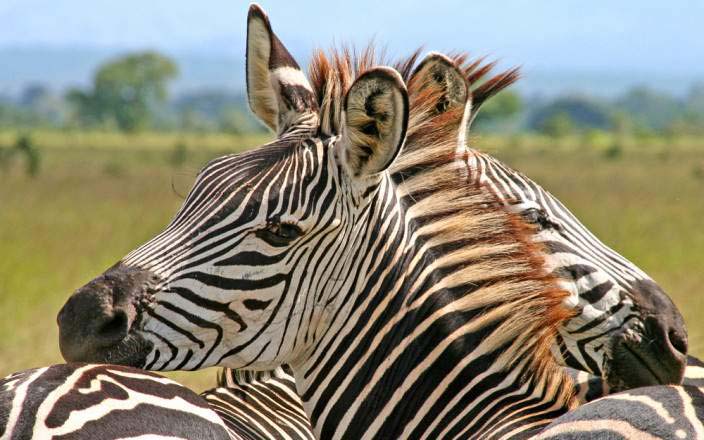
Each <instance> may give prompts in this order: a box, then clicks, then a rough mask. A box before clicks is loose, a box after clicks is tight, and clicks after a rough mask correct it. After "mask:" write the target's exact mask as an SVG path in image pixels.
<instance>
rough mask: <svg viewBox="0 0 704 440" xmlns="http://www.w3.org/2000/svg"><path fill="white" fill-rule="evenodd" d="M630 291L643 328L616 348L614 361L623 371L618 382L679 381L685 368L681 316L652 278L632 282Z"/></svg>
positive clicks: (634, 384)
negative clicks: (635, 336)
mask: <svg viewBox="0 0 704 440" xmlns="http://www.w3.org/2000/svg"><path fill="white" fill-rule="evenodd" d="M630 294H631V295H633V296H634V300H635V303H636V304H638V309H639V311H640V313H641V318H642V322H643V326H644V328H643V330H642V334H641V336H640V338H638V341H637V342H633V341H629V340H628V338H626V339H625V340H624V341H623V342H622V343H621V344H620V348H617V351H616V353H615V360H614V364H617V365H616V369H617V370H620V373H622V374H620V375H619V376H620V381H621V382H622V384H625V385H626V387H627V388H634V387H639V386H648V385H657V384H679V383H681V382H682V378H683V377H684V371H685V368H686V367H687V330H686V328H685V325H684V319H683V318H682V315H681V314H680V312H679V310H678V309H677V307H676V306H675V304H674V303H673V302H672V300H671V299H670V298H669V297H668V296H667V294H665V292H664V291H663V290H662V289H661V288H660V286H658V285H657V284H655V283H654V282H653V281H650V280H642V281H639V282H637V283H635V284H634V285H633V290H631V292H630ZM618 364H620V365H618ZM616 388H617V389H618V388H620V387H616Z"/></svg>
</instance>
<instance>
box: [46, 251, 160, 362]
mask: <svg viewBox="0 0 704 440" xmlns="http://www.w3.org/2000/svg"><path fill="white" fill-rule="evenodd" d="M153 279H154V277H153V275H152V274H151V273H150V272H148V271H144V270H140V269H134V268H130V267H127V266H124V265H122V264H117V265H115V266H113V267H112V268H110V269H108V271H106V272H105V273H103V274H102V275H100V276H99V277H97V278H95V279H94V280H92V281H91V282H89V283H88V284H86V285H85V286H83V287H81V288H80V289H78V290H77V291H76V292H75V293H74V294H73V295H71V297H70V298H69V299H68V301H66V304H64V306H63V307H62V308H61V310H60V311H59V314H58V316H57V323H58V325H59V347H60V349H61V354H62V356H63V357H64V359H66V361H68V362H108V363H115V364H125V365H133V366H140V365H141V363H143V359H144V358H145V357H146V354H147V353H149V350H150V347H151V344H150V343H149V342H148V341H146V340H144V338H142V337H141V336H140V335H139V334H138V333H136V332H134V331H133V330H134V324H135V321H136V317H137V310H136V306H135V304H137V303H138V301H139V300H140V299H141V297H142V296H143V295H144V292H145V291H147V290H148V288H149V286H150V285H151V283H152V282H153Z"/></svg>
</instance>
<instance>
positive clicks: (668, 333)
mask: <svg viewBox="0 0 704 440" xmlns="http://www.w3.org/2000/svg"><path fill="white" fill-rule="evenodd" d="M668 318H669V317H668V316H662V315H653V316H649V317H647V318H646V320H645V328H646V332H647V334H649V335H651V336H652V337H653V338H654V340H655V343H656V344H659V345H660V348H661V349H662V351H664V352H665V359H663V360H664V361H667V360H668V359H667V357H671V361H672V362H673V363H686V362H687V332H686V330H685V328H684V324H683V323H677V322H672V320H671V319H668ZM678 324H681V325H678Z"/></svg>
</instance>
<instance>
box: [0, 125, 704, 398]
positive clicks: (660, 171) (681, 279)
mask: <svg viewBox="0 0 704 440" xmlns="http://www.w3.org/2000/svg"><path fill="white" fill-rule="evenodd" d="M14 136H15V134H14V133H0V148H1V147H3V146H5V147H7V146H8V145H11V143H12V142H13V141H14ZM33 139H35V141H36V143H37V145H38V147H39V149H40V152H41V157H42V168H41V173H40V174H39V175H38V176H37V177H36V178H34V179H32V178H29V177H27V176H25V175H24V174H23V168H22V166H21V163H20V158H17V162H16V163H14V164H10V165H8V166H6V167H5V168H4V169H3V168H2V167H0V316H2V317H3V319H2V320H0V334H2V335H3V337H2V338H0V376H4V375H5V374H8V373H10V372H12V371H16V370H20V369H26V368H31V367H36V366H41V365H46V364H51V363H56V362H61V357H60V354H59V351H58V335H57V327H56V324H55V317H56V313H57V311H58V310H59V308H60V307H61V305H62V304H63V302H64V301H65V300H66V298H67V297H68V295H70V294H71V292H73V291H74V290H75V289H76V288H78V287H80V286H81V285H83V284H85V283H86V282H87V281H89V280H90V279H91V278H93V277H94V276H96V275H98V274H100V273H101V272H102V271H103V270H104V269H105V268H107V267H108V266H110V265H112V264H113V263H114V262H115V261H117V260H118V259H119V258H121V257H122V256H124V255H125V254H126V253H127V252H129V251H130V250H132V249H133V248H134V247H136V246H138V245H139V244H141V243H143V242H144V241H146V240H148V239H149V238H151V237H152V236H153V235H155V234H156V233H157V232H159V231H160V230H161V229H162V228H163V227H164V225H165V224H166V223H167V222H168V221H169V219H170V218H171V216H172V215H173V214H174V212H175V211H176V209H177V208H178V207H179V206H180V204H181V203H182V199H183V196H184V195H185V194H186V193H187V191H188V189H189V187H190V185H191V183H192V181H193V178H194V177H195V174H196V172H197V171H198V169H199V168H200V167H201V166H202V165H203V163H205V162H206V161H207V160H208V159H209V158H212V157H214V156H216V155H219V154H221V153H224V152H233V151H240V150H242V149H244V148H248V147H251V146H254V145H258V144H260V143H262V141H263V139H262V137H251V138H238V137H232V136H227V135H208V136H205V135H161V134H143V135H137V136H125V135H119V134H113V133H98V132H96V133H87V134H86V133H83V134H82V133H62V132H43V133H38V134H36V135H33ZM177 143H183V144H185V145H186V151H187V153H186V157H185V162H183V164H182V165H181V166H180V167H177V166H175V165H174V159H173V157H174V149H175V145H176V144H177ZM539 143H540V141H539V140H538V139H536V138H525V139H502V138H487V139H485V140H484V142H479V143H478V145H486V146H488V149H489V150H491V151H494V150H495V149H496V150H497V151H495V152H496V154H497V155H498V156H499V157H500V158H502V159H504V160H506V161H507V162H508V163H509V164H511V165H513V166H514V167H516V168H518V169H520V170H522V171H524V172H525V173H526V174H528V175H529V176H531V177H533V178H534V179H535V180H537V181H538V182H541V183H542V184H543V185H544V186H545V187H546V188H548V189H550V190H551V191H552V192H553V193H554V194H555V195H557V196H558V197H559V198H560V199H561V200H562V201H563V202H564V203H565V204H566V205H567V206H568V207H570V208H571V209H572V210H573V211H574V212H575V214H576V215H577V216H578V217H579V218H580V219H582V220H583V221H584V223H585V224H586V225H587V226H588V227H590V228H591V230H592V231H593V232H594V233H595V234H596V235H597V236H599V237H600V238H601V239H602V240H603V241H604V242H606V243H607V244H609V245H610V246H612V247H613V248H614V249H615V250H617V251H619V252H620V253H622V254H623V255H625V256H626V257H628V258H630V259H631V260H632V261H634V262H635V263H636V264H638V265H639V266H640V267H641V268H643V269H644V270H645V271H646V272H648V273H649V274H651V275H652V276H653V277H654V278H655V279H656V280H657V281H658V282H659V283H660V284H661V285H662V286H663V287H664V288H665V290H666V291H667V292H668V293H669V294H670V295H671V296H672V297H673V299H674V300H675V302H676V304H677V305H678V306H679V307H680V310H681V311H682V312H683V314H684V316H685V319H686V321H687V324H688V327H689V333H690V346H691V351H692V352H693V353H694V354H696V355H699V356H704V321H703V320H702V318H701V317H702V315H703V314H704V295H703V294H702V286H703V285H704V271H703V270H702V267H704V266H703V264H702V262H703V261H704V221H703V219H704V197H703V195H704V148H701V147H700V148H698V149H697V148H694V147H692V146H691V144H690V143H685V144H682V145H685V146H684V147H682V148H673V149H672V150H666V149H664V148H662V147H661V146H657V145H656V146H651V147H647V148H643V149H641V150H639V149H636V148H634V147H632V146H629V145H626V146H625V148H624V151H623V152H622V153H621V154H620V155H619V156H617V157H615V158H612V159H608V158H606V155H605V153H604V151H605V149H603V148H599V147H595V146H590V147H589V148H580V147H579V145H580V143H579V139H576V140H575V139H573V138H570V139H566V140H564V145H563V144H555V143H554V142H552V143H551V142H549V141H547V140H546V141H545V142H544V143H542V144H541V145H542V147H541V148H536V147H535V145H533V144H539ZM74 144H75V145H74ZM551 145H552V146H551ZM565 145H567V146H565ZM172 377H176V379H177V380H179V381H181V382H182V383H185V384H187V385H189V386H191V387H193V388H195V389H204V388H206V387H208V386H211V385H212V384H213V383H214V372H213V371H212V370H211V371H206V372H201V373H174V374H172Z"/></svg>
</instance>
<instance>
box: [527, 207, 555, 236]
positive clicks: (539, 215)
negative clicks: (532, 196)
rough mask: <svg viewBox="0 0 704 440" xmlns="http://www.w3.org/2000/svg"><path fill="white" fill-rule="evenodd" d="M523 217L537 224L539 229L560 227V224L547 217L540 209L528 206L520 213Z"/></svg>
mask: <svg viewBox="0 0 704 440" xmlns="http://www.w3.org/2000/svg"><path fill="white" fill-rule="evenodd" d="M521 215H522V216H523V218H524V219H525V220H526V221H527V222H528V223H532V224H534V225H536V226H538V229H539V230H541V231H542V230H545V229H556V230H559V229H560V225H558V224H557V223H555V222H553V221H552V220H550V219H549V218H548V215H547V214H546V213H545V211H543V210H542V209H537V208H530V209H526V210H525V211H523V212H522V213H521Z"/></svg>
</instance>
